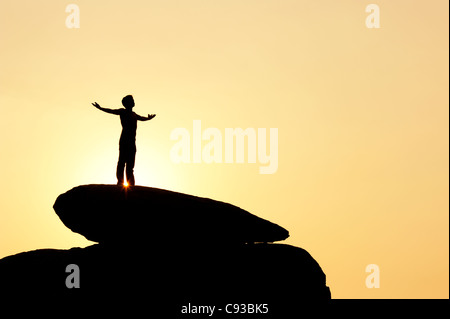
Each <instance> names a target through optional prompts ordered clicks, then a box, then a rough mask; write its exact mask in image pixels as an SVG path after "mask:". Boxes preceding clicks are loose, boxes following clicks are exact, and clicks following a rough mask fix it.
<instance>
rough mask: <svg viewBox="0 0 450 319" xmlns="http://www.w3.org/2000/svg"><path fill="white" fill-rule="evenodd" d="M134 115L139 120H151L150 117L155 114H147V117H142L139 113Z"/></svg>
mask: <svg viewBox="0 0 450 319" xmlns="http://www.w3.org/2000/svg"><path fill="white" fill-rule="evenodd" d="M136 116H137V119H138V120H139V121H149V120H151V119H152V118H154V117H155V116H156V114H151V115H150V114H149V115H148V116H147V117H143V116H140V115H138V114H136Z"/></svg>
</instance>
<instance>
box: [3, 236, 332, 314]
mask: <svg viewBox="0 0 450 319" xmlns="http://www.w3.org/2000/svg"><path fill="white" fill-rule="evenodd" d="M69 264H76V265H77V266H78V267H79V269H80V288H72V289H68V288H67V287H66V284H65V280H66V278H67V276H68V275H69V273H66V267H67V265H69ZM0 284H1V285H0V291H3V292H4V291H7V292H8V293H9V294H11V293H14V292H16V293H17V294H20V295H21V296H23V295H24V294H32V295H38V296H40V298H44V299H49V300H51V299H53V298H54V296H55V295H57V296H58V297H59V298H61V297H62V299H67V298H72V297H75V298H76V297H80V296H83V297H86V298H87V297H91V298H104V299H105V300H108V302H111V301H118V302H119V301H120V303H121V304H125V303H126V304H130V303H135V302H136V303H137V304H140V303H141V302H145V305H151V307H152V308H154V309H157V308H161V309H159V311H163V310H164V309H168V310H170V313H172V315H173V316H170V315H168V316H165V318H176V316H175V315H176V313H179V312H180V311H181V307H182V305H184V304H186V305H187V304H188V303H191V304H215V305H221V306H223V307H225V305H226V304H227V303H239V304H241V303H256V304H268V305H269V307H270V309H271V310H272V312H277V313H278V312H280V311H288V312H289V313H297V312H296V311H297V310H298V309H302V308H304V307H305V306H306V305H309V304H310V303H312V302H315V303H317V302H326V301H327V300H329V299H330V290H329V288H328V287H327V286H326V278H325V274H324V273H323V271H322V269H321V268H320V266H319V265H318V263H317V262H316V261H315V260H314V259H313V258H312V257H311V256H310V254H309V253H308V252H307V251H306V250H304V249H301V248H297V247H293V246H290V245H284V244H250V245H249V244H242V245H236V246H208V247H207V246H203V247H201V248H199V247H196V246H189V245H187V246H185V245H182V244H181V245H179V246H175V247H169V246H166V245H159V246H156V245H155V247H148V248H147V249H145V250H141V249H135V248H134V247H124V246H122V247H115V246H107V245H104V244H95V245H92V246H89V247H86V248H72V249H69V250H56V249H42V250H35V251H30V252H24V253H19V254H17V255H13V256H9V257H6V258H3V259H1V260H0ZM67 300H68V299H67ZM140 305H141V307H142V306H143V304H140ZM298 307H299V308H298Z"/></svg>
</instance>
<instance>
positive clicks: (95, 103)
mask: <svg viewBox="0 0 450 319" xmlns="http://www.w3.org/2000/svg"><path fill="white" fill-rule="evenodd" d="M92 105H93V106H95V107H96V108H98V109H100V105H99V104H98V103H97V102H94V103H92Z"/></svg>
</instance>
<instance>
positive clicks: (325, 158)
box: [0, 0, 449, 298]
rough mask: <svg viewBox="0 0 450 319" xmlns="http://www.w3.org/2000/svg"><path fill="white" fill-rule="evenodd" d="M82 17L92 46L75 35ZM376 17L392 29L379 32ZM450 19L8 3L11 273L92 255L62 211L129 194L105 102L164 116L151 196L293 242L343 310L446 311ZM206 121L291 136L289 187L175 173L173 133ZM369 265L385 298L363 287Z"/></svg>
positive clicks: (245, 168) (307, 9)
mask: <svg viewBox="0 0 450 319" xmlns="http://www.w3.org/2000/svg"><path fill="white" fill-rule="evenodd" d="M69 3H74V4H77V5H78V6H79V8H80V28H79V29H69V28H67V27H66V24H65V20H66V17H67V16H68V15H69V14H68V13H66V12H65V8H66V5H68V4H69ZM370 3H376V4H378V5H379V7H380V19H381V20H380V21H381V28H380V29H368V28H367V27H366V25H365V19H366V17H367V15H368V13H366V12H365V8H366V6H367V5H368V4H370ZM448 11H449V4H448V1H447V0H432V1H425V0H421V1H410V0H397V1H387V0H386V1H381V0H374V1H361V0H339V1H336V0H308V1H301V0H283V1H275V0H214V1H206V0H186V1H174V0H158V1H155V0H145V1H144V0H142V1H136V0H129V1H100V0H97V1H87V0H73V1H60V0H54V1H53V0H44V1H34V0H28V1H24V0H2V1H1V3H0V39H1V50H0V105H1V107H0V149H1V155H0V164H1V168H2V173H1V176H2V182H1V183H0V191H1V193H0V194H1V195H0V258H2V257H4V256H7V255H11V254H15V253H18V252H22V251H27V250H33V249H40V248H70V247H74V246H81V247H84V246H86V245H89V244H91V242H89V241H87V240H85V239H84V237H82V236H81V235H78V234H75V233H72V232H71V231H70V230H68V229H67V228H66V227H65V226H64V225H63V224H62V223H61V222H60V221H59V219H58V217H57V216H56V214H55V213H54V212H53V209H52V205H53V203H54V201H55V199H56V197H57V196H58V195H59V194H60V193H63V192H65V191H67V190H69V189H71V188H72V187H75V186H77V185H81V184H91V183H98V184H100V183H115V182H116V180H115V166H116V163H117V156H118V140H119V135H120V129H121V127H120V121H119V118H118V117H116V116H114V115H108V114H105V113H103V112H100V111H98V110H96V109H95V108H94V107H92V106H91V102H95V101H97V102H98V103H99V104H100V105H101V106H103V107H111V108H115V107H120V101H121V99H122V97H123V96H125V95H127V94H133V96H134V98H135V101H136V107H135V111H136V112H137V113H138V114H141V115H144V116H145V115H147V114H148V113H156V114H157V117H156V118H155V119H153V120H152V121H150V122H141V123H139V124H138V132H137V149H138V151H137V159H136V167H135V176H136V183H137V184H138V185H145V186H152V187H160V188H166V189H170V190H175V191H180V192H185V193H189V194H194V195H198V196H204V197H210V198H213V199H217V200H222V201H226V202H230V203H232V204H235V205H237V206H240V207H242V208H244V209H246V210H248V211H250V212H252V213H254V214H256V215H258V216H260V217H263V218H266V219H269V220H271V221H273V222H276V223H278V224H280V225H282V226H284V227H285V228H287V229H288V230H289V231H290V234H291V237H290V239H289V240H287V243H289V244H292V245H295V246H299V247H302V248H304V249H306V250H307V251H309V252H310V253H311V255H312V256H313V257H314V258H315V259H316V260H317V261H318V262H319V264H320V265H321V267H322V269H323V270H324V272H325V273H326V275H327V283H328V285H329V287H330V288H331V292H332V296H333V297H334V298H448V297H449V196H448V192H449V170H448V167H449V139H448V138H449V122H448V121H449V94H448V85H449V81H448V77H449V72H448V70H449V65H448V56H449V51H448V45H449V43H448V37H449V34H448V21H449V20H448V19H449V17H448ZM193 120H201V121H202V127H203V128H207V127H215V128H218V129H219V130H221V132H224V130H225V128H236V127H241V128H244V129H245V128H255V129H256V128H267V129H268V128H278V132H279V133H278V135H279V137H278V147H279V152H278V158H279V160H278V161H279V163H278V170H277V172H276V173H275V174H272V175H261V174H259V173H258V169H259V164H238V163H234V164H225V163H222V164H205V163H201V164H194V163H191V164H175V163H173V162H172V161H171V160H170V156H169V153H170V150H171V148H172V147H173V145H174V143H175V142H174V141H171V140H170V133H171V132H172V130H173V129H175V128H178V127H183V128H187V129H188V130H189V131H190V132H192V124H193ZM155 244H157V243H155ZM280 262H282V261H280ZM368 264H377V265H378V266H379V268H380V288H373V289H368V288H367V287H366V286H365V279H366V276H367V275H368V274H367V273H366V272H365V268H366V266H367V265H368ZM30 271H31V270H30Z"/></svg>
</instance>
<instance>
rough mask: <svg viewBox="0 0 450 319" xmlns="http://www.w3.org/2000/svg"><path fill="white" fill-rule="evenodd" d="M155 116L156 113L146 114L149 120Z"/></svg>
mask: <svg viewBox="0 0 450 319" xmlns="http://www.w3.org/2000/svg"><path fill="white" fill-rule="evenodd" d="M155 116H156V114H151V115H150V114H149V115H148V116H147V118H148V119H149V120H151V119H152V118H154V117H155Z"/></svg>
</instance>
